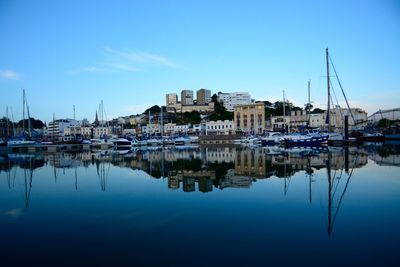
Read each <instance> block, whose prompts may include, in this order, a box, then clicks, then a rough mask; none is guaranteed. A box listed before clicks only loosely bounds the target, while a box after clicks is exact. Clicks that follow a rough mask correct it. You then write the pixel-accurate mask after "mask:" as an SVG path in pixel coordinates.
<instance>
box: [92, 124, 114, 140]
mask: <svg viewBox="0 0 400 267" xmlns="http://www.w3.org/2000/svg"><path fill="white" fill-rule="evenodd" d="M110 134H111V127H101V126H100V127H95V128H93V137H94V138H99V137H104V136H109V135H110Z"/></svg>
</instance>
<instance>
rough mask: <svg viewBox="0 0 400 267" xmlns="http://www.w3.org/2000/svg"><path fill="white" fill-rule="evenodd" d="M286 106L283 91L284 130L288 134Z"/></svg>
mask: <svg viewBox="0 0 400 267" xmlns="http://www.w3.org/2000/svg"><path fill="white" fill-rule="evenodd" d="M285 106H286V102H285V90H283V128H284V130H285V133H286V111H285Z"/></svg>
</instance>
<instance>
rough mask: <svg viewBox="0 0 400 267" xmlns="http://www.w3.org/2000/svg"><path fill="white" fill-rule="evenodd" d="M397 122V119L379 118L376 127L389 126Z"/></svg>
mask: <svg viewBox="0 0 400 267" xmlns="http://www.w3.org/2000/svg"><path fill="white" fill-rule="evenodd" d="M398 122H399V121H398V120H394V121H392V120H388V119H381V120H380V121H379V122H378V127H381V128H384V127H388V126H391V125H393V124H395V123H398Z"/></svg>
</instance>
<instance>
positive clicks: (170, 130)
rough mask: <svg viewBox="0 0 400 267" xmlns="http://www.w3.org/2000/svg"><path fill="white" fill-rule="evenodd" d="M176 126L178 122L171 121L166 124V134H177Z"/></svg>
mask: <svg viewBox="0 0 400 267" xmlns="http://www.w3.org/2000/svg"><path fill="white" fill-rule="evenodd" d="M175 126H176V123H171V122H170V123H166V124H164V134H166V135H175Z"/></svg>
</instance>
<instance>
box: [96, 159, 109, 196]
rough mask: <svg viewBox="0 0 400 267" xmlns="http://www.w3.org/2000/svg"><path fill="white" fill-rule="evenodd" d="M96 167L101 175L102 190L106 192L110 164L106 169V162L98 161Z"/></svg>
mask: <svg viewBox="0 0 400 267" xmlns="http://www.w3.org/2000/svg"><path fill="white" fill-rule="evenodd" d="M96 167H97V175H98V176H99V182H100V188H101V191H104V192H105V191H106V185H107V176H108V172H109V170H110V164H109V165H108V168H107V170H106V167H105V163H104V162H101V163H100V164H99V163H98V162H97V163H96Z"/></svg>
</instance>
